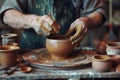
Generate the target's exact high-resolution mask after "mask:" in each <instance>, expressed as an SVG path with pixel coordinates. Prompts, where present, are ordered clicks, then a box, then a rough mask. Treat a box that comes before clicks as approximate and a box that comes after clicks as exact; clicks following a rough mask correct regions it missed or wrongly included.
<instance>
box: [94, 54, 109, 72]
mask: <svg viewBox="0 0 120 80" xmlns="http://www.w3.org/2000/svg"><path fill="white" fill-rule="evenodd" d="M92 67H93V68H94V69H95V70H96V71H98V72H106V71H109V70H110V68H111V61H110V57H109V56H107V55H95V56H94V57H93V60H92Z"/></svg>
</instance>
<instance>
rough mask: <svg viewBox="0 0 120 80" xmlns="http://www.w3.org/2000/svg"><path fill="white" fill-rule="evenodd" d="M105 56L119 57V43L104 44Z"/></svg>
mask: <svg viewBox="0 0 120 80" xmlns="http://www.w3.org/2000/svg"><path fill="white" fill-rule="evenodd" d="M106 52H107V55H119V54H120V42H109V43H107V44H106Z"/></svg>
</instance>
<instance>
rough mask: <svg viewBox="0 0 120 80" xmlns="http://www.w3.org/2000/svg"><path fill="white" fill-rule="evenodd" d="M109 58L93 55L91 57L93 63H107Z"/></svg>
mask: <svg viewBox="0 0 120 80" xmlns="http://www.w3.org/2000/svg"><path fill="white" fill-rule="evenodd" d="M108 60H110V57H109V56H107V55H95V56H93V61H108Z"/></svg>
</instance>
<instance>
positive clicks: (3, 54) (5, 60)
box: [0, 45, 20, 67]
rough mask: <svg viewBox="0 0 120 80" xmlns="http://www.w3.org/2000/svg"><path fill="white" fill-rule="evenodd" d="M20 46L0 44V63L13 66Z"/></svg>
mask: <svg viewBox="0 0 120 80" xmlns="http://www.w3.org/2000/svg"><path fill="white" fill-rule="evenodd" d="M19 49H20V48H19V47H18V46H14V45H5V46H0V64H1V65H3V66H8V67H9V66H15V65H16V62H17V52H18V50H19Z"/></svg>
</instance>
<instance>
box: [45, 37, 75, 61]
mask: <svg viewBox="0 0 120 80" xmlns="http://www.w3.org/2000/svg"><path fill="white" fill-rule="evenodd" d="M46 48H47V50H48V52H49V53H50V55H51V57H52V59H55V60H61V59H66V58H68V57H70V56H71V54H72V51H73V49H74V47H73V45H71V42H70V41H69V38H67V37H65V36H63V35H55V36H49V37H47V39H46Z"/></svg>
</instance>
